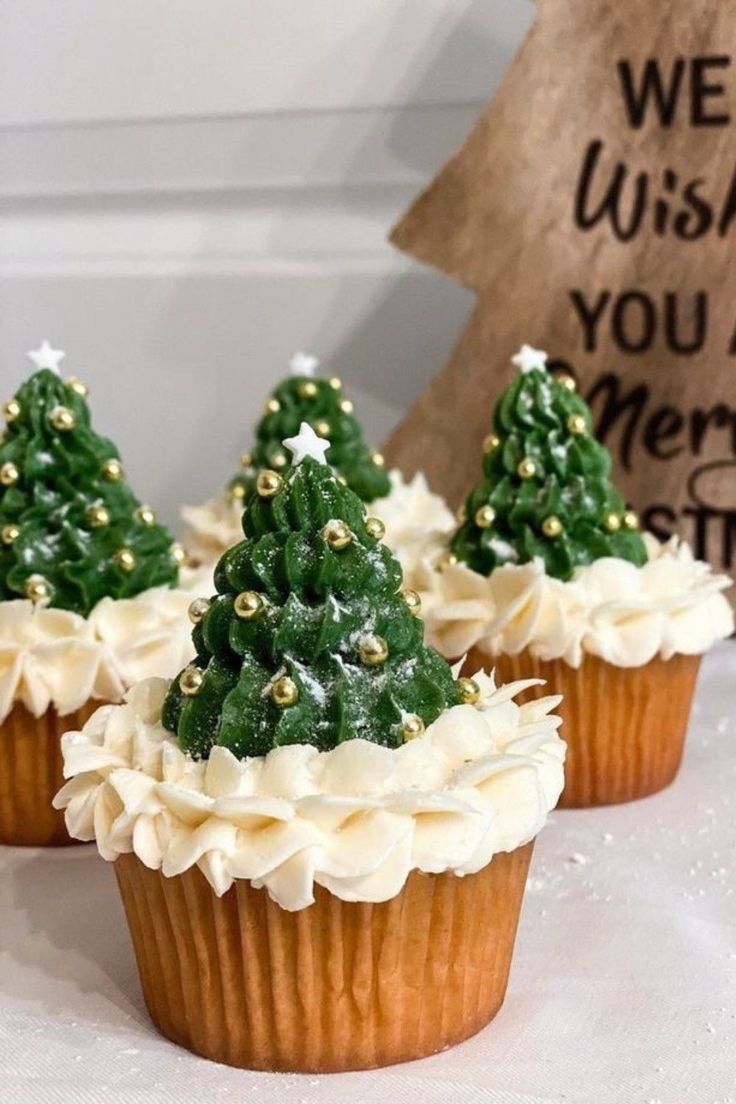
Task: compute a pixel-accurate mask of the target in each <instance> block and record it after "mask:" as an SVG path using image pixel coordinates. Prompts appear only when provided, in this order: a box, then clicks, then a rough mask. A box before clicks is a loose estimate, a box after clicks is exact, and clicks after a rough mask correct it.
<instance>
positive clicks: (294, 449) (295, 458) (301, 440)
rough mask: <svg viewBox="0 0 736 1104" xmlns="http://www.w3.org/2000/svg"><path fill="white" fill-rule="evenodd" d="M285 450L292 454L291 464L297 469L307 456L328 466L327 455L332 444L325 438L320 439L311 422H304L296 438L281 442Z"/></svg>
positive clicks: (288, 438)
mask: <svg viewBox="0 0 736 1104" xmlns="http://www.w3.org/2000/svg"><path fill="white" fill-rule="evenodd" d="M281 443H282V445H283V446H284V448H287V449H288V450H289V452H290V453H291V457H292V459H291V462H292V464H293V465H294V467H296V465H297V464H301V462H302V460H304V459H305V457H307V456H311V458H312V460H317V461H318V463H320V464H326V463H327V461H326V460H325V453H326V452H327V450H328V448H329V447H330V442H329V441H326V440H325V439H324V438H323V437H318V436H317V434H316V433H315V432H314V430H313V429H312V427H311V426H310V424H309V422H302V424H301V425H300V426H299V433H298V434H297V436H296V437H287V438H286V439H285V440H284V441H282V442H281Z"/></svg>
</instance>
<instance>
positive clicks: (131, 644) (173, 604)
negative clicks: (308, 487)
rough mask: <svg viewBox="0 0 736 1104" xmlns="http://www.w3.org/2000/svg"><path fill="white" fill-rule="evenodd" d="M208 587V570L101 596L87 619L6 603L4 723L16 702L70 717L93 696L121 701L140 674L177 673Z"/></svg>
mask: <svg viewBox="0 0 736 1104" xmlns="http://www.w3.org/2000/svg"><path fill="white" fill-rule="evenodd" d="M210 590H211V583H210V581H209V578H208V577H207V576H204V575H201V574H198V573H196V572H191V571H188V572H186V573H184V574H183V578H182V585H181V586H180V587H178V588H176V589H170V588H168V587H153V588H152V589H151V590H146V591H143V593H142V594H138V595H136V597H135V598H122V599H113V598H103V599H102V601H101V602H98V604H97V605H96V606H95V608H94V609H93V610H92V612H91V613H90V615H89V617H80V616H79V615H78V614H76V613H70V612H69V611H68V610H60V609H50V608H48V607H44V606H34V605H33V603H32V602H29V601H27V600H26V599H21V598H19V599H15V600H11V601H7V602H0V722H2V721H3V720H5V718H6V717H7V716H8V714H9V713H10V711H11V709H12V708H13V706H14V705H15V704H16V702H18V703H20V704H21V705H23V706H25V708H26V709H28V710H29V712H31V713H32V714H33V715H34V716H35V717H40V716H41V714H42V713H45V712H46V710H47V709H49V708H50V707H53V708H54V709H55V710H56V711H57V712H58V713H59V714H60V715H61V716H64V715H65V714H67V713H72V712H74V711H75V710H76V709H79V708H80V707H81V706H83V705H84V704H85V703H86V702H88V701H89V700H90V699H100V700H105V701H120V700H121V698H122V697H123V694H124V693H125V691H126V690H127V689H128V688H129V687H130V686H132V685H133V684H134V683H135V682H138V681H139V680H140V679H142V678H147V677H149V676H151V675H160V676H163V677H167V678H170V677H173V675H175V674H176V673H177V671H179V670H180V669H181V668H182V667H183V666H184V665H185V664H186V663H187V661H188V660H189V659H191V656H192V626H191V623H190V621H189V618H188V617H187V608H188V606H189V604H190V602H191V601H192V599H193V598H194V597H196V596H197V595H198V594H199V593H205V594H208V595H209V593H210Z"/></svg>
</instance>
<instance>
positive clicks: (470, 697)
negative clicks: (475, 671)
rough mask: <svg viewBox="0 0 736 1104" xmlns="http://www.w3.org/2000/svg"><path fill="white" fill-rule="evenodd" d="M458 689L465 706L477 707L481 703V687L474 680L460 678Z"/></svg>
mask: <svg viewBox="0 0 736 1104" xmlns="http://www.w3.org/2000/svg"><path fill="white" fill-rule="evenodd" d="M457 689H458V693H459V695H460V700H461V701H462V703H463V705H475V704H476V702H478V701H480V686H479V685H478V683H477V682H476V681H475V679H472V678H459V679H458V680H457Z"/></svg>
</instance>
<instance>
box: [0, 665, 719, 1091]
mask: <svg viewBox="0 0 736 1104" xmlns="http://www.w3.org/2000/svg"><path fill="white" fill-rule="evenodd" d="M734 686H736V645H734V644H732V643H728V644H724V645H722V646H720V647H719V648H718V649H717V650H716V651H715V652H714V653H713V654H711V656H709V658H708V659H707V660H706V662H705V666H704V670H703V674H702V676H701V682H700V686H699V690H698V697H697V702H696V707H695V711H694V716H693V722H692V725H691V731H690V735H689V739H688V745H687V751H686V757H685V762H684V765H683V769H682V772H681V774H680V777H679V778H678V780H677V782H676V783H675V784H674V785H673V786H672V787H670V789H669V790H667V791H665V792H664V793H662V794H659V795H657V796H655V797H652V798H649V799H647V800H645V801H641V802H638V803H635V804H632V805H624V806H620V807H618V808H609V809H598V810H591V811H584V812H581V811H567V812H557V813H554V814H553V817H552V821H553V823H552V824H551V825H549V826H548V827H547V828H546V829H545V830H544V831H543V832H542V834H541V836H540V837H539V839H538V841H537V847H536V852H535V856H534V862H533V866H532V872H531V877H530V882H529V888H528V892H527V895H526V900H525V905H524V912H523V916H522V922H521V927H520V931H519V939H518V942H517V949H516V955H515V959H514V964H513V967H512V973H511V981H510V986H509V992H508V996H507V999H506V1004H505V1005H504V1007H503V1009H502V1010H501V1012H500V1013H499V1015H498V1016H497V1017H496V1019H495V1021H494V1022H493V1023H492V1024H491V1025H490V1026H489V1027H488V1028H487V1029H486V1030H485V1031H483V1032H482V1033H481V1034H480V1035H478V1036H476V1038H475V1039H472V1040H470V1041H469V1042H467V1043H465V1044H463V1045H461V1046H459V1047H455V1048H454V1049H452V1050H450V1051H447V1052H446V1053H444V1054H441V1055H437V1056H436V1057H434V1058H430V1059H425V1060H424V1061H421V1062H415V1063H412V1064H409V1065H404V1066H397V1067H393V1068H390V1069H386V1070H380V1071H377V1072H371V1073H360V1074H345V1075H333V1076H320V1077H318V1076H314V1075H306V1076H298V1075H288V1076H287V1075H270V1074H255V1073H248V1072H244V1071H240V1070H233V1069H228V1068H227V1067H224V1066H218V1065H215V1064H213V1063H210V1062H206V1061H203V1060H202V1059H199V1058H196V1057H194V1056H193V1055H190V1054H188V1053H187V1052H185V1051H182V1050H180V1049H178V1048H177V1047H175V1046H173V1045H172V1044H170V1043H167V1042H166V1041H165V1040H163V1039H161V1038H160V1037H159V1036H158V1035H157V1034H156V1032H155V1031H154V1029H153V1027H152V1026H151V1024H150V1022H149V1020H148V1017H147V1015H146V1012H145V1009H144V1007H143V1002H142V998H141V994H140V990H139V987H138V981H137V976H136V971H135V964H134V961H133V956H132V951H131V948H130V944H129V941H128V935H127V931H126V926H125V920H124V917H123V914H122V909H121V906H120V904H119V900H118V896H117V890H116V887H115V883H114V874H113V871H112V869H111V868H110V867H109V866H108V864H106V863H104V862H103V861H102V860H101V859H100V858H99V857H98V856H97V854H96V851H95V849H94V848H93V847H79V848H70V849H68V850H64V851H59V852H56V853H53V852H51V851H36V850H27V851H26V850H20V849H17V850H16V849H9V848H5V849H2V848H0V948H1V949H0V1102H2V1104H5V1102H8V1104H52V1102H53V1104H57V1102H64V1104H65V1102H67V1101H69V1102H71V1101H74V1102H75V1104H100V1102H104V1101H114V1102H116V1104H143V1102H144V1101H145V1102H147V1104H150V1102H154V1101H155V1102H156V1104H159V1102H161V1104H187V1102H189V1101H192V1102H195V1101H196V1102H197V1104H201V1102H202V1101H204V1100H206V1101H207V1102H208V1104H219V1102H222V1101H224V1102H227V1101H238V1102H239V1104H240V1102H241V1101H248V1100H257V1101H258V1104H290V1102H293V1104H345V1102H346V1101H350V1104H374V1102H376V1104H378V1102H381V1104H385V1101H387V1100H390V1101H392V1102H393V1104H407V1102H417V1104H420V1102H421V1104H476V1102H481V1101H483V1102H488V1104H552V1102H555V1104H558V1102H559V1104H562V1102H565V1104H593V1102H595V1104H613V1102H621V1104H639V1102H641V1104H733V1102H734V1101H736V873H735V872H734V866H733V857H734V854H735V853H736V799H735V797H734V791H735V789H736V718H735V717H734V699H735V694H734Z"/></svg>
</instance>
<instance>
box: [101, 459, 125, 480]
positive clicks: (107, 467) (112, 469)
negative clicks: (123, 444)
mask: <svg viewBox="0 0 736 1104" xmlns="http://www.w3.org/2000/svg"><path fill="white" fill-rule="evenodd" d="M101 470H102V478H103V479H106V480H107V482H108V483H119V482H120V480H121V479H122V478H123V465H122V464H121V463H120V461H119V460H115V459H114V458H113V459H111V460H106V461H105V463H104V464H103V465H102V469H101Z"/></svg>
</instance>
